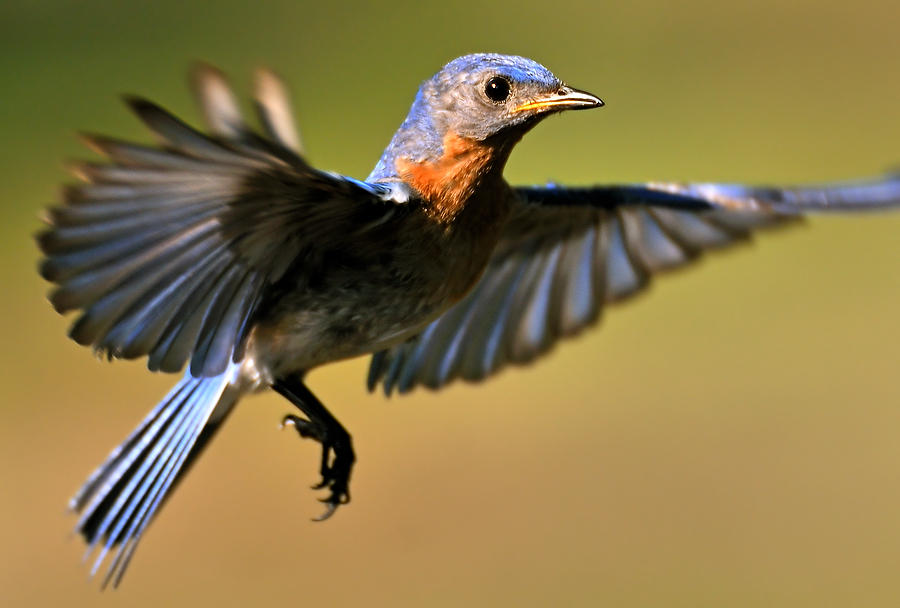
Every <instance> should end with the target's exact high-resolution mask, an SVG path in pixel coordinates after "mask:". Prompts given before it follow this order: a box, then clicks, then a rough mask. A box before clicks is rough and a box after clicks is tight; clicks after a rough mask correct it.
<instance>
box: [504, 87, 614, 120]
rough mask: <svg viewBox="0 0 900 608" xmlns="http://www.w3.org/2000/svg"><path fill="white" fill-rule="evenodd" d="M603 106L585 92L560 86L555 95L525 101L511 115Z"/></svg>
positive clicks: (594, 97) (593, 96) (598, 100)
mask: <svg viewBox="0 0 900 608" xmlns="http://www.w3.org/2000/svg"><path fill="white" fill-rule="evenodd" d="M601 106H603V100H602V99H600V98H599V97H597V96H596V95H591V94H590V93H588V92H587V91H579V90H578V89H573V88H572V87H567V86H562V87H560V88H559V90H557V91H556V92H555V93H551V94H549V95H546V96H543V97H538V98H537V99H532V100H531V101H527V102H525V103H523V104H522V105H520V106H516V107H515V108H513V109H512V113H513V114H515V113H516V112H524V111H525V110H538V111H541V110H587V109H589V108H599V107H601Z"/></svg>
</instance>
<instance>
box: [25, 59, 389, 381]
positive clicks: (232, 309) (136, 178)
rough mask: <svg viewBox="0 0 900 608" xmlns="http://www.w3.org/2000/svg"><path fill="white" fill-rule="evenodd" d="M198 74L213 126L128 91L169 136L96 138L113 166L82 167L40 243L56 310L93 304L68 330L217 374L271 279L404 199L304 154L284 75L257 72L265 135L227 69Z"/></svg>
mask: <svg viewBox="0 0 900 608" xmlns="http://www.w3.org/2000/svg"><path fill="white" fill-rule="evenodd" d="M193 83H194V89H195V92H196V94H197V97H198V101H199V104H200V106H201V108H202V110H203V114H204V115H205V119H206V123H207V125H208V127H209V130H210V133H209V134H204V133H200V132H198V131H196V130H195V129H193V128H191V127H189V126H188V125H186V124H185V123H183V122H181V121H180V120H178V119H177V118H175V117H174V116H172V115H171V114H169V113H168V112H166V111H165V110H163V109H162V108H160V107H158V106H156V105H154V104H153V103H150V102H148V101H145V100H141V99H134V98H131V99H128V100H127V101H128V103H129V105H130V106H131V108H132V109H133V110H134V111H135V113H136V114H137V115H138V117H139V118H140V119H141V120H142V121H143V122H144V123H145V124H146V125H147V126H148V127H149V128H150V130H151V131H153V132H154V134H155V135H156V136H158V138H159V139H160V140H161V144H160V145H159V146H156V147H152V146H143V145H138V144H133V143H128V142H123V141H118V140H113V139H109V138H105V137H97V136H86V137H85V139H86V141H87V143H88V145H90V146H91V147H92V148H94V149H95V150H97V151H98V152H100V153H101V154H103V155H105V156H106V157H108V158H109V160H110V162H109V163H107V164H91V163H78V164H77V165H75V166H74V167H73V169H74V172H75V173H76V175H78V176H79V177H81V178H82V179H83V180H84V181H85V182H86V183H84V184H80V185H77V186H71V187H67V188H65V189H64V193H63V204H62V205H61V206H59V207H56V208H52V209H50V210H49V211H48V223H49V224H50V227H49V229H47V230H46V231H45V232H43V233H41V234H39V235H38V238H37V240H38V244H39V246H40V248H41V250H42V251H43V252H44V254H45V255H46V258H45V259H44V260H43V261H42V263H41V266H40V270H41V274H42V275H43V276H44V277H45V278H46V279H47V280H49V281H52V282H54V283H57V285H58V286H57V287H56V288H55V289H54V290H53V291H52V292H51V294H50V301H51V302H52V303H53V306H54V307H55V308H56V309H57V310H58V311H59V312H66V311H70V310H76V309H81V310H82V313H81V315H80V316H79V317H78V319H77V320H76V321H75V322H74V324H73V325H72V328H71V331H70V335H71V337H72V338H73V339H75V340H76V341H77V342H78V343H79V344H84V345H92V346H93V347H94V348H95V349H96V350H98V351H100V352H102V353H105V354H107V355H108V356H109V357H123V358H134V357H140V356H143V355H149V363H148V365H149V367H150V368H151V369H154V370H156V369H158V370H163V371H177V370H179V369H180V368H182V367H183V366H184V364H185V363H186V362H188V361H190V370H191V373H192V374H193V375H194V376H215V375H217V374H219V373H221V372H222V371H223V370H224V369H225V368H226V366H227V364H228V362H229V361H230V360H235V361H237V360H239V359H240V357H241V349H242V346H243V341H244V339H245V337H246V335H247V332H248V324H249V321H250V319H251V317H252V315H253V312H254V308H255V306H256V305H257V304H258V303H259V301H260V297H261V293H262V292H263V290H264V289H265V287H266V285H268V284H271V283H273V282H275V281H277V280H278V279H279V278H281V276H282V275H284V273H285V271H286V270H287V269H288V267H289V266H291V265H292V264H294V263H295V262H297V261H302V259H303V257H304V255H306V253H305V252H308V251H309V246H310V245H311V244H312V243H314V242H316V241H317V240H318V239H322V238H323V237H327V234H328V233H329V231H334V230H337V231H347V230H352V229H359V226H360V224H361V223H363V224H364V223H365V222H366V221H377V220H380V219H383V217H382V216H386V215H389V214H391V213H393V212H394V210H395V209H397V208H399V207H400V206H399V205H397V204H395V195H394V192H393V191H392V190H391V189H389V188H386V187H382V186H377V185H371V184H367V183H363V182H358V181H356V180H353V179H350V178H347V177H343V176H339V175H333V174H327V173H323V172H321V171H317V170H315V169H313V168H312V167H310V166H309V165H308V164H307V163H306V161H305V160H304V159H303V158H302V156H301V152H300V140H299V136H298V135H297V134H296V132H295V131H294V128H293V122H292V120H291V112H290V103H289V101H288V99H287V97H286V95H285V93H284V89H283V87H281V85H280V83H279V82H278V80H277V79H276V78H275V77H274V76H273V75H272V74H270V73H268V72H261V73H260V74H258V77H257V86H256V108H257V111H258V114H259V122H260V124H261V130H260V131H259V132H257V131H254V130H253V129H251V128H250V127H249V126H248V125H247V124H246V123H245V122H244V121H243V119H242V117H241V113H240V111H239V109H238V105H237V102H236V101H235V98H234V96H233V95H232V93H231V90H230V89H229V87H228V84H227V82H226V81H225V79H224V77H223V76H222V75H221V74H220V73H219V72H218V71H216V70H214V69H212V68H210V67H207V66H201V67H199V68H198V69H197V70H196V71H195V73H194V78H193Z"/></svg>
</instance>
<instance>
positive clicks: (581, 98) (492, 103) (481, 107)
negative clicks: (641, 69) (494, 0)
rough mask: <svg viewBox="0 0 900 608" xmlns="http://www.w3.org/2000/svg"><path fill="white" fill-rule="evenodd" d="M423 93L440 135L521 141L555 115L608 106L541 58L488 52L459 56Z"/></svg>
mask: <svg viewBox="0 0 900 608" xmlns="http://www.w3.org/2000/svg"><path fill="white" fill-rule="evenodd" d="M420 96H421V97H422V98H423V99H422V101H424V105H425V106H426V108H427V110H426V111H427V112H428V113H429V115H430V117H431V120H432V122H433V126H434V128H435V129H436V130H437V131H438V132H439V133H440V134H442V135H443V134H445V133H447V132H451V131H452V132H453V133H454V134H455V135H457V136H459V137H462V138H466V139H472V140H477V141H484V140H486V139H488V138H491V137H496V136H501V137H502V136H503V135H509V136H511V137H514V138H515V139H516V140H517V139H518V138H519V137H521V135H522V134H523V133H524V132H525V131H526V130H527V129H529V128H531V127H532V126H534V125H535V124H536V123H537V122H538V121H540V120H541V119H542V118H544V117H546V116H548V115H549V114H552V113H555V112H561V111H563V110H585V109H589V108H596V107H599V106H602V105H603V102H602V101H601V100H600V99H599V98H598V97H596V96H594V95H591V94H590V93H586V92H584V91H579V90H577V89H573V88H571V87H569V86H567V85H566V84H565V83H564V82H563V81H561V80H560V79H559V78H557V77H556V76H555V75H554V74H553V73H552V72H551V71H550V70H548V69H547V68H545V67H544V66H542V65H541V64H539V63H537V62H536V61H532V60H531V59H526V58H525V57H517V56H514V55H497V54H487V53H476V54H473V55H466V56H464V57H459V58H457V59H454V60H453V61H451V62H450V63H448V64H447V65H445V66H444V67H443V68H442V69H441V71H439V72H438V73H437V74H435V75H434V76H433V77H432V78H431V79H430V80H428V81H426V82H425V83H424V84H423V85H422V89H421V91H420Z"/></svg>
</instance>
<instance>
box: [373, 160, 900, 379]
mask: <svg viewBox="0 0 900 608" xmlns="http://www.w3.org/2000/svg"><path fill="white" fill-rule="evenodd" d="M517 194H518V195H519V200H518V203H517V205H516V208H515V209H514V212H513V214H512V216H511V218H510V220H509V222H508V224H507V226H506V227H505V230H504V232H503V235H502V238H501V241H500V243H499V245H498V247H497V249H496V252H495V253H494V255H493V257H492V258H491V260H490V262H489V264H488V268H487V270H486V271H485V274H484V276H483V277H482V278H481V280H480V281H479V283H478V284H477V285H476V286H475V288H474V289H473V290H472V292H471V293H470V294H469V295H468V296H467V297H466V298H464V299H463V300H462V301H460V302H459V303H458V304H456V305H455V306H454V307H453V308H451V309H450V310H448V311H447V312H445V313H444V314H443V315H442V316H440V317H439V318H438V319H436V320H435V321H433V322H432V323H431V324H430V325H429V326H428V327H426V328H425V330H424V331H423V332H422V333H421V334H419V335H418V336H416V337H414V338H412V339H410V340H409V341H407V342H405V343H403V344H399V345H397V346H395V347H393V348H391V349H388V350H384V351H381V352H378V353H376V354H375V355H374V356H373V358H372V361H371V365H370V368H369V378H368V384H369V388H370V390H371V389H373V388H374V387H375V386H376V385H377V384H378V383H379V382H381V383H382V385H383V387H384V390H385V393H387V394H390V393H391V392H392V391H393V390H395V389H396V390H397V391H399V392H405V391H408V390H410V389H412V388H413V387H415V386H416V385H419V384H423V385H425V386H427V387H430V388H439V387H441V386H443V385H444V384H446V383H448V382H450V381H451V380H454V379H456V378H462V379H464V380H469V381H477V380H481V379H483V378H485V377H486V376H488V375H490V374H492V373H494V372H496V371H498V370H500V369H501V368H503V367H504V366H506V365H507V364H522V363H527V362H529V361H531V360H533V359H534V358H535V357H537V356H538V355H541V354H543V353H545V352H547V351H548V350H550V348H551V347H552V346H553V345H554V344H556V342H557V341H558V340H559V339H560V338H562V337H566V336H572V335H574V334H577V333H578V332H579V331H581V330H582V329H584V328H585V327H587V326H589V325H591V324H592V323H594V322H596V321H597V319H598V318H599V316H600V311H601V309H602V308H603V305H604V304H607V303H613V302H619V301H622V300H624V299H626V298H628V297H629V296H632V295H634V294H635V293H637V292H638V291H640V290H641V289H643V288H644V287H646V286H647V284H648V283H649V281H650V278H651V276H652V275H654V274H656V273H658V272H662V271H665V270H668V269H671V268H677V267H679V266H682V265H684V264H687V263H688V262H691V261H693V260H695V259H697V257H698V256H699V255H700V254H701V253H702V252H703V251H705V250H707V249H716V248H721V247H725V246H728V245H731V244H733V243H736V242H739V241H742V240H745V239H747V238H748V237H749V235H750V233H751V232H752V231H753V230H755V229H758V228H764V227H767V226H772V225H776V224H781V223H785V222H788V221H791V220H795V219H798V218H799V217H800V214H802V213H804V212H807V211H857V210H863V209H880V208H885V207H891V206H897V205H900V177H893V178H889V179H884V180H878V181H868V182H853V183H843V184H835V185H829V186H822V187H807V188H753V187H745V186H737V185H721V184H693V185H688V184H674V183H658V184H648V185H639V186H606V187H593V188H558V187H554V186H548V187H532V188H519V189H518V190H517Z"/></svg>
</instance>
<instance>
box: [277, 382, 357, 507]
mask: <svg viewBox="0 0 900 608" xmlns="http://www.w3.org/2000/svg"><path fill="white" fill-rule="evenodd" d="M272 388H274V389H275V390H276V391H278V392H279V393H280V394H281V395H283V396H284V397H285V398H286V399H287V400H288V401H290V402H291V403H293V404H294V405H295V406H297V408H299V409H300V411H301V412H303V413H304V414H305V415H306V418H301V417H299V416H293V415H290V414H288V415H287V416H285V417H284V419H283V420H282V421H281V424H282V427H284V426H285V425H288V424H289V425H291V426H293V427H294V428H295V429H297V432H298V433H299V434H300V436H301V437H305V438H308V439H315V440H316V441H318V442H319V443H321V444H322V464H321V468H320V471H321V473H322V481H321V482H319V483H318V484H316V485H315V486H313V488H314V489H317V490H319V489H322V488H326V489H328V490H330V491H331V495H330V496H328V497H327V498H323V499H321V500H322V502H324V503H325V504H327V505H328V508H327V509H326V510H325V513H323V514H322V515H320V516H319V517H317V518H316V521H322V520H325V519H328V518H329V517H331V516H332V515H333V514H334V512H335V511H336V510H337V508H338V506H339V505H343V504H347V503H348V502H350V490H349V483H350V472H351V471H352V470H353V463H354V461H355V460H356V455H355V454H354V453H353V444H352V442H351V440H350V434H349V433H348V432H347V429H345V428H344V427H343V426H341V423H340V422H338V421H337V419H336V418H335V417H334V416H332V415H331V412H329V411H328V410H327V409H325V406H324V405H322V402H321V401H319V400H318V399H317V398H316V396H315V395H313V394H312V392H311V391H310V390H309V389H308V388H306V385H305V384H304V383H303V376H302V375H294V376H288V377H287V378H279V379H278V380H276V381H275V383H274V384H273V385H272ZM332 452H333V453H334V457H333V458H332Z"/></svg>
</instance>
